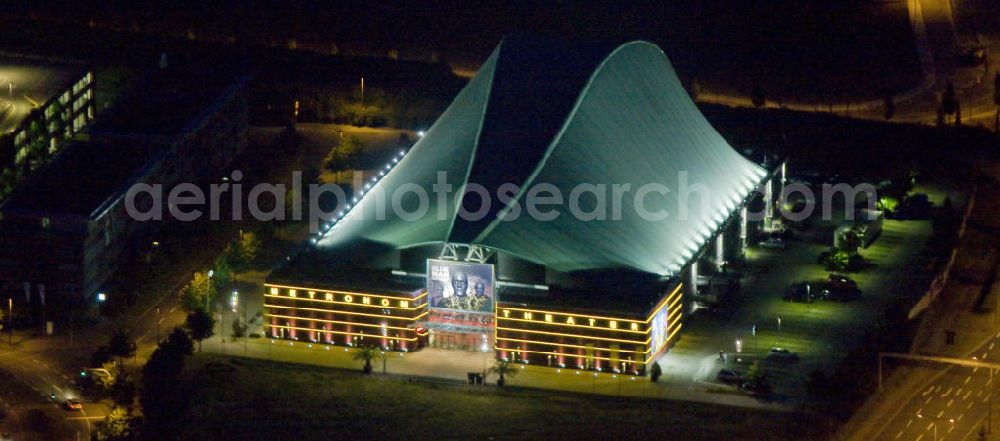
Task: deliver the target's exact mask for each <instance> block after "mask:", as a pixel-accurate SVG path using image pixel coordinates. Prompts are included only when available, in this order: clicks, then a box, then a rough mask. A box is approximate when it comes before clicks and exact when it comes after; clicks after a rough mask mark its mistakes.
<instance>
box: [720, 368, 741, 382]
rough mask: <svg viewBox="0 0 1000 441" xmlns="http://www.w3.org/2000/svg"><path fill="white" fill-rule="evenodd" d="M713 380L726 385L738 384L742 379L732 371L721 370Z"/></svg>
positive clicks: (737, 373)
mask: <svg viewBox="0 0 1000 441" xmlns="http://www.w3.org/2000/svg"><path fill="white" fill-rule="evenodd" d="M715 378H716V379H718V380H719V381H721V382H723V383H726V384H739V383H740V380H742V379H743V375H740V373H739V372H736V371H734V370H732V369H723V370H721V371H719V374H718V375H716V376H715Z"/></svg>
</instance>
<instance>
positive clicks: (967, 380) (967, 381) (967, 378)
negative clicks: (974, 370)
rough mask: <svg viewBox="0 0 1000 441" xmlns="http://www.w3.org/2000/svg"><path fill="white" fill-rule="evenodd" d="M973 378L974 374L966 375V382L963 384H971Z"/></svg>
mask: <svg viewBox="0 0 1000 441" xmlns="http://www.w3.org/2000/svg"><path fill="white" fill-rule="evenodd" d="M971 379H972V375H969V376H968V377H965V382H963V383H962V384H969V380H971Z"/></svg>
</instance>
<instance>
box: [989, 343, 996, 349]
mask: <svg viewBox="0 0 1000 441" xmlns="http://www.w3.org/2000/svg"><path fill="white" fill-rule="evenodd" d="M995 344H996V343H995V342H994V343H990V349H989V350H991V351H992V350H993V345H995Z"/></svg>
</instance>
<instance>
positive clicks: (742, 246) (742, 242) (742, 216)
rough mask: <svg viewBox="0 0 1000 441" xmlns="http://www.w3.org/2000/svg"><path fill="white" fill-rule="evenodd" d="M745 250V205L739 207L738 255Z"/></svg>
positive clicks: (744, 252) (742, 253) (743, 253)
mask: <svg viewBox="0 0 1000 441" xmlns="http://www.w3.org/2000/svg"><path fill="white" fill-rule="evenodd" d="M746 252H747V206H746V205H744V206H742V207H740V255H741V256H743V255H746Z"/></svg>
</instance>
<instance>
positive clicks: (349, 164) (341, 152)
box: [323, 136, 365, 180]
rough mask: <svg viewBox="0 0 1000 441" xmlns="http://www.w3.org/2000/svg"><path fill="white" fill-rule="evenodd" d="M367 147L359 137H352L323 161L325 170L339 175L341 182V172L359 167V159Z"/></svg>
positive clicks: (335, 148)
mask: <svg viewBox="0 0 1000 441" xmlns="http://www.w3.org/2000/svg"><path fill="white" fill-rule="evenodd" d="M364 148H365V145H364V143H362V142H361V140H360V139H358V137H357V136H350V137H348V138H347V139H346V140H345V141H344V142H341V143H340V144H339V145H337V146H335V147H333V148H332V149H330V152H329V153H327V154H326V158H324V159H323V168H325V169H327V170H330V171H332V172H335V173H337V180H340V172H341V171H344V170H347V169H349V168H353V167H355V166H357V165H358V159H359V158H360V157H361V152H362V151H363V150H364Z"/></svg>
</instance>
